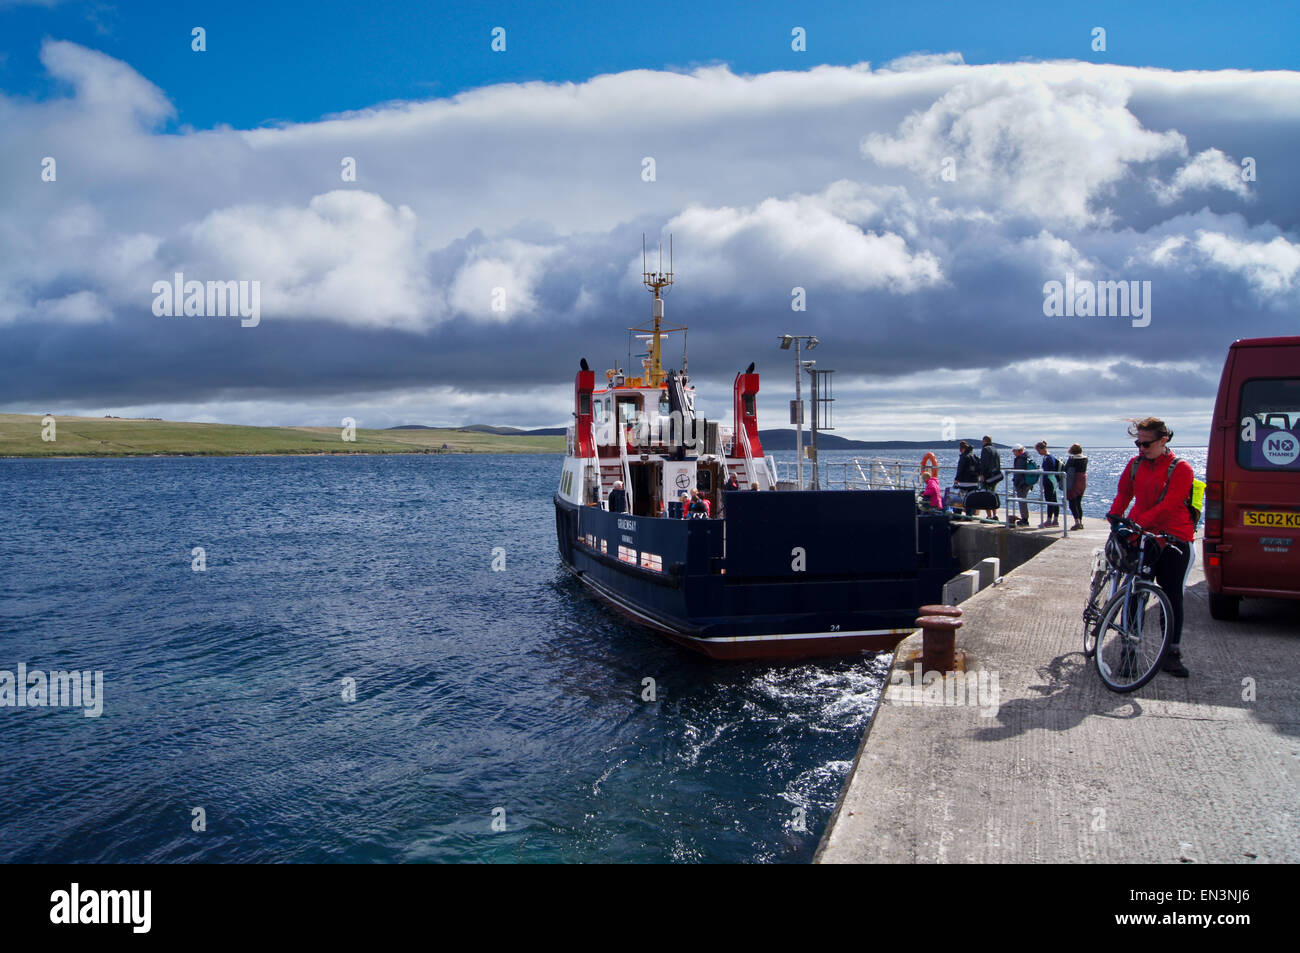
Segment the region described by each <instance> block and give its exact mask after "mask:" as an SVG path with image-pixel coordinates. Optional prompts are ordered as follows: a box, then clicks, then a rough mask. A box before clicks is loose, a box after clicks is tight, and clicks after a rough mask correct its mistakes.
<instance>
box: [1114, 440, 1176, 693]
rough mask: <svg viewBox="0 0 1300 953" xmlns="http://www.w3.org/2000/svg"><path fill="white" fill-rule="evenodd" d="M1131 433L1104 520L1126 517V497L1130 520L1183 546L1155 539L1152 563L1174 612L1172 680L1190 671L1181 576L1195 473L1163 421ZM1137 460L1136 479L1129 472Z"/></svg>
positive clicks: (1169, 667) (1170, 658)
mask: <svg viewBox="0 0 1300 953" xmlns="http://www.w3.org/2000/svg"><path fill="white" fill-rule="evenodd" d="M1129 434H1130V435H1131V436H1133V437H1135V438H1136V439H1135V440H1134V443H1135V444H1136V445H1137V447H1138V451H1139V453H1138V455H1137V456H1136V457H1134V458H1133V459H1132V460H1130V461H1129V462H1128V463H1127V464H1126V465H1125V467H1124V472H1123V473H1122V474H1120V478H1119V492H1117V493H1116V494H1115V502H1114V503H1112V504H1111V505H1110V512H1109V513H1107V514H1106V518H1107V519H1108V520H1110V521H1111V523H1112V524H1113V523H1114V522H1115V521H1116V520H1117V519H1119V518H1120V517H1122V516H1123V515H1124V510H1125V509H1127V508H1128V505H1129V501H1133V509H1132V510H1131V511H1130V512H1129V514H1128V517H1129V519H1131V520H1132V521H1133V522H1135V523H1137V524H1138V525H1139V526H1141V527H1142V528H1143V529H1145V530H1147V531H1148V532H1152V533H1168V534H1169V535H1171V536H1173V537H1174V538H1176V539H1178V540H1179V541H1180V542H1181V543H1182V544H1183V545H1182V547H1181V548H1182V552H1181V553H1180V552H1177V551H1176V550H1174V549H1172V548H1171V547H1169V546H1168V544H1166V543H1165V542H1164V540H1160V541H1159V546H1160V548H1161V553H1160V557H1159V559H1158V561H1157V562H1156V564H1155V579H1156V585H1158V586H1159V587H1160V588H1161V589H1163V590H1164V591H1165V594H1166V595H1167V596H1169V604H1170V606H1172V608H1173V610H1174V615H1173V619H1172V620H1171V621H1172V623H1173V631H1172V632H1171V633H1170V644H1169V654H1168V655H1166V656H1165V662H1164V666H1163V668H1164V671H1166V672H1168V673H1169V674H1170V675H1173V676H1174V677H1175V678H1186V677H1187V674H1188V672H1187V668H1186V666H1184V665H1183V658H1182V645H1181V640H1182V636H1183V579H1184V578H1185V577H1186V575H1187V566H1188V560H1189V559H1191V555H1192V539H1193V537H1194V536H1195V535H1196V531H1195V529H1194V527H1193V526H1192V516H1191V514H1190V513H1189V512H1188V511H1187V502H1186V501H1187V497H1188V495H1189V494H1190V493H1191V492H1192V478H1193V477H1194V475H1195V474H1194V473H1193V471H1192V465H1191V464H1190V463H1188V462H1187V461H1186V460H1181V459H1179V458H1178V457H1177V456H1176V455H1175V454H1174V452H1173V451H1172V450H1170V449H1169V448H1168V443H1169V441H1170V439H1171V438H1172V437H1173V435H1174V432H1173V431H1172V430H1170V429H1169V427H1168V426H1166V425H1165V422H1164V421H1163V420H1159V419H1158V418H1155V417H1147V418H1146V419H1144V420H1135V421H1133V426H1132V427H1130V428H1129ZM1135 463H1136V464H1137V476H1136V478H1134V476H1133V471H1134V464H1135ZM1171 464H1172V465H1173V466H1172V469H1171Z"/></svg>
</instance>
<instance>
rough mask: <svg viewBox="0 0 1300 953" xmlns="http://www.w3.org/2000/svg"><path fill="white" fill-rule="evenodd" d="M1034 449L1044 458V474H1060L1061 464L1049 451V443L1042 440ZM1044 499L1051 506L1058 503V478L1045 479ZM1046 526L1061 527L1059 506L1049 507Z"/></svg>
mask: <svg viewBox="0 0 1300 953" xmlns="http://www.w3.org/2000/svg"><path fill="white" fill-rule="evenodd" d="M1034 449H1035V450H1037V451H1038V453H1039V455H1040V456H1041V457H1042V458H1043V473H1044V474H1048V473H1059V472H1060V469H1061V464H1060V463H1058V462H1057V460H1056V457H1054V456H1052V455H1051V453H1049V452H1048V449H1047V441H1046V440H1040V441H1038V443H1036V444H1034ZM1043 499H1045V500H1047V502H1048V503H1049V504H1051V503H1055V502H1056V477H1049V476H1044V477H1043ZM1043 525H1044V526H1060V525H1061V508H1060V507H1059V506H1050V505H1049V506H1048V507H1047V519H1046V520H1045V521H1044V522H1043Z"/></svg>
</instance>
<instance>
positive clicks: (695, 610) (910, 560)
mask: <svg viewBox="0 0 1300 953" xmlns="http://www.w3.org/2000/svg"><path fill="white" fill-rule="evenodd" d="M671 267H672V266H671V261H670V265H669V271H667V272H664V271H662V270H661V271H658V272H648V271H643V276H642V277H643V282H644V283H645V285H646V287H647V288H649V289H650V290H651V291H652V292H653V293H654V299H653V306H652V312H651V321H650V322H649V323H647V324H646V325H644V326H641V327H635V328H629V329H628V331H629V333H630V334H631V335H632V336H633V337H634V339H635V340H638V341H641V342H644V344H645V345H646V351H645V352H644V353H643V354H639V355H637V356H638V357H640V358H642V360H641V371H640V373H639V374H636V375H635V376H633V375H629V374H626V373H624V371H623V369H622V368H619V367H615V368H611V369H609V370H607V371H606V372H605V380H604V381H603V382H602V386H597V380H596V372H595V371H594V370H592V369H591V368H590V367H589V365H588V364H587V361H586V359H585V358H583V359H582V360H581V363H580V369H579V370H578V372H577V375H576V376H575V378H574V384H573V400H574V410H573V417H574V422H573V424H572V425H571V426H570V427H569V428H568V434H567V439H568V447H567V453H566V456H565V460H564V466H563V469H562V471H561V473H560V480H559V486H558V488H557V489H556V492H555V496H554V501H555V529H556V535H557V538H558V543H559V552H560V558H561V560H562V561H563V564H564V566H565V568H566V569H568V570H569V572H571V573H572V574H573V575H574V576H576V577H577V579H578V580H579V581H580V582H581V583H582V584H583V585H584V586H586V587H587V588H588V589H589V590H590V591H591V592H592V593H594V594H595V595H596V596H598V597H599V598H600V599H602V600H603V601H605V602H606V603H608V604H609V605H610V606H612V607H613V608H615V609H617V610H619V611H620V612H622V613H624V614H625V615H627V616H629V617H630V618H632V619H634V620H635V621H637V622H639V623H641V624H643V625H645V626H647V627H649V628H652V629H655V630H658V631H659V632H661V633H662V634H664V635H666V636H667V637H668V638H670V639H673V640H674V641H676V642H679V643H681V644H683V645H685V646H688V647H689V648H692V649H695V650H697V651H700V652H703V653H705V654H706V655H709V656H711V657H713V658H716V659H757V658H796V657H814V656H828V655H840V654H846V653H855V652H860V651H863V650H869V651H881V650H889V649H892V648H894V646H896V645H897V644H898V642H899V641H901V640H902V639H903V638H905V637H907V636H908V635H910V634H911V633H912V632H913V631H914V628H915V626H914V622H915V618H916V613H917V609H918V608H919V607H920V606H922V605H926V604H929V603H935V602H939V601H941V596H942V589H943V584H944V583H945V582H946V581H947V580H948V579H950V578H951V577H952V576H954V575H956V573H957V571H958V570H957V564H956V560H955V559H954V557H953V551H952V541H951V529H950V524H949V521H948V518H947V517H946V516H945V515H944V514H942V513H933V512H921V511H920V510H919V508H918V504H917V500H916V495H915V493H914V491H912V490H910V489H907V490H847V489H846V490H804V489H799V488H793V487H792V484H790V483H782V484H778V480H777V475H776V468H775V466H774V465H773V462H772V460H771V458H770V457H768V456H767V455H766V454H764V452H763V444H762V441H761V440H760V438H759V434H758V414H757V406H756V400H757V395H758V390H759V374H758V373H757V372H756V371H755V369H754V364H753V363H750V364H749V366H748V368H747V369H746V370H743V371H740V372H739V373H737V374H736V377H735V381H734V382H733V384H732V395H731V396H732V417H731V420H730V422H729V423H724V422H722V421H713V420H705V419H703V418H697V416H696V413H695V388H694V387H693V385H692V384H691V382H690V377H689V375H688V373H687V364H686V357H685V347H684V341H685V334H686V328H685V327H669V326H668V325H666V324H665V323H664V295H663V290H664V289H665V288H667V287H668V286H669V285H671V284H672V282H673V273H672V271H671ZM660 268H661V269H662V265H661V266H660ZM675 334H680V335H681V336H682V340H683V356H682V365H681V367H680V368H679V369H670V370H665V366H664V359H663V354H664V345H665V341H666V340H667V339H668V338H669V336H670V335H675ZM733 477H734V478H735V479H734V481H733V480H732V478H733ZM616 482H621V483H622V491H623V492H622V493H621V494H620V493H616V494H614V504H615V506H614V509H615V511H614V512H611V509H610V502H611V499H610V498H611V493H613V491H614V485H615V483H616ZM729 482H734V483H735V484H736V485H737V486H738V487H739V488H737V489H727V484H728V483H729ZM692 489H694V490H696V491H697V492H698V495H699V497H700V498H702V499H703V500H706V501H707V510H708V512H707V514H705V513H700V512H695V513H691V512H689V507H688V508H686V510H687V511H686V512H683V509H684V508H683V505H682V503H681V494H682V493H683V492H686V493H689V491H690V490H692ZM695 509H696V510H697V511H698V509H699V507H695Z"/></svg>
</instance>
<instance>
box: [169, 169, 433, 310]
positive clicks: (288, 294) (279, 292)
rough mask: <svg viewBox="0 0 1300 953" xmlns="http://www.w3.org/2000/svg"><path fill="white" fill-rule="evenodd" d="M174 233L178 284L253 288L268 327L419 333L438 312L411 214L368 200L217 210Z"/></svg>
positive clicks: (363, 195) (349, 196) (326, 199)
mask: <svg viewBox="0 0 1300 953" xmlns="http://www.w3.org/2000/svg"><path fill="white" fill-rule="evenodd" d="M184 231H185V234H186V236H187V237H188V239H189V241H190V245H191V257H190V258H189V260H188V261H187V262H185V263H184V264H182V265H181V266H179V267H180V268H181V269H182V270H184V271H186V274H187V277H188V278H193V279H197V280H199V281H211V280H220V281H231V280H236V281H242V280H258V281H261V283H262V313H263V314H264V315H265V316H266V317H267V318H268V319H269V320H274V319H275V318H277V317H290V318H326V319H330V320H334V321H340V322H343V323H352V324H360V325H366V326H373V327H395V328H401V329H404V330H422V329H424V328H426V327H428V326H430V325H431V324H433V323H435V322H436V321H437V320H439V319H441V318H442V316H443V314H444V311H445V308H444V307H443V305H442V301H441V297H440V296H439V295H436V294H435V293H434V289H433V287H432V285H431V283H430V281H429V279H428V276H427V274H426V273H425V266H424V262H423V260H422V255H421V253H420V250H419V248H418V245H417V242H416V237H415V233H416V219H415V213H414V212H412V211H411V210H410V209H409V208H407V207H406V206H401V207H400V208H396V209H395V208H393V207H392V206H391V205H389V204H388V203H387V202H385V201H384V200H383V199H382V198H380V197H379V196H378V195H374V194H371V193H369V192H349V191H343V190H337V191H333V192H327V193H325V194H323V195H317V196H315V197H314V198H312V199H311V201H310V202H308V203H307V207H306V208H305V209H299V208H293V207H267V206H261V205H245V206H235V207H231V208H225V209H220V210H217V211H214V212H212V213H210V214H209V215H207V216H206V217H205V218H204V219H203V220H202V221H200V222H197V223H195V224H193V225H191V226H188V227H186V229H185V230H184ZM160 277H163V276H162V275H160Z"/></svg>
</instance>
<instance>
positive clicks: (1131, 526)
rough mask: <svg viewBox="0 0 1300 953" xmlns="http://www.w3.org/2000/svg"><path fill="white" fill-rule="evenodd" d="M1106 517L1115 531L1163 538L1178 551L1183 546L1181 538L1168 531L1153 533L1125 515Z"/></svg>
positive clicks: (1181, 549) (1180, 550)
mask: <svg viewBox="0 0 1300 953" xmlns="http://www.w3.org/2000/svg"><path fill="white" fill-rule="evenodd" d="M1106 518H1107V519H1108V520H1110V525H1111V527H1112V528H1113V529H1114V531H1115V532H1117V533H1124V534H1129V533H1134V532H1136V533H1138V534H1139V535H1141V536H1148V537H1150V538H1151V539H1163V540H1164V541H1165V542H1166V543H1167V544H1168V545H1169V546H1171V547H1172V548H1173V549H1176V550H1177V551H1178V552H1180V553H1181V552H1183V547H1182V546H1181V545H1179V544H1180V543H1182V542H1183V540H1181V539H1179V538H1178V537H1177V536H1174V535H1172V534H1170V533H1153V532H1151V531H1150V530H1145V529H1143V528H1142V527H1141V526H1139V525H1138V524H1137V523H1135V522H1133V521H1132V520H1131V519H1129V518H1128V517H1127V516H1107V517H1106Z"/></svg>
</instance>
